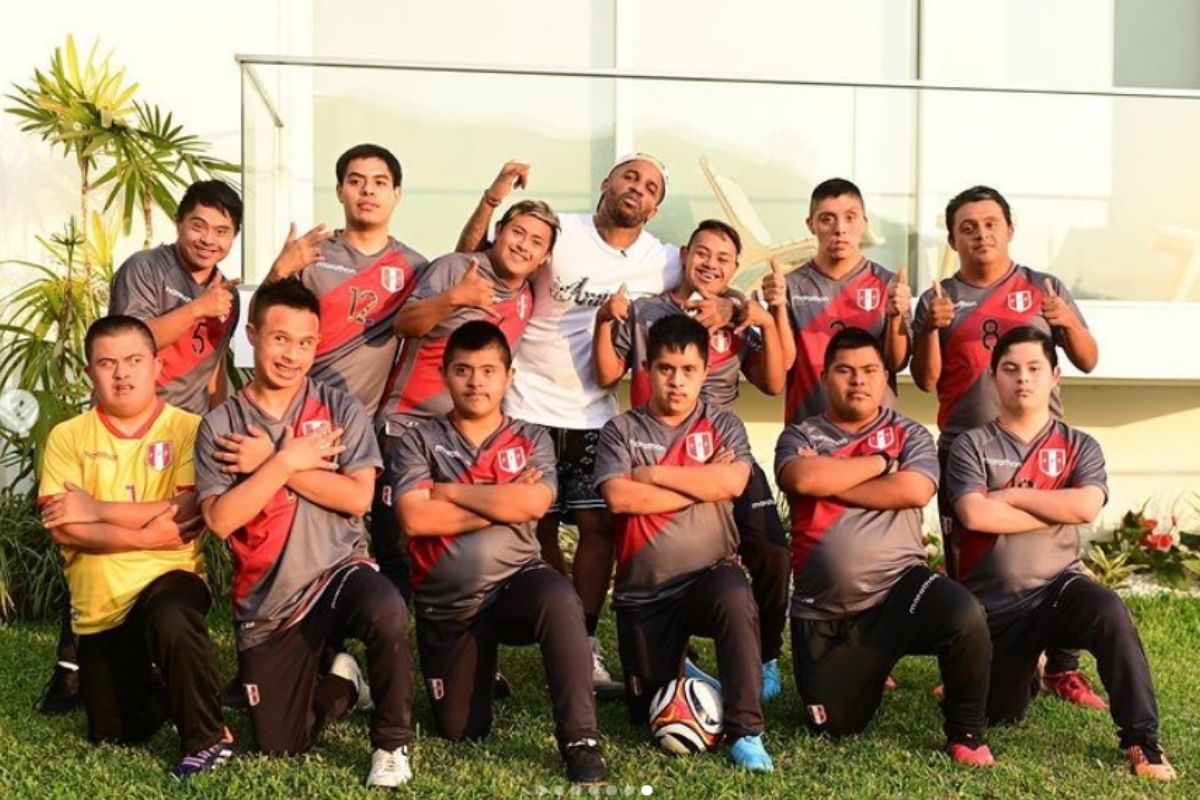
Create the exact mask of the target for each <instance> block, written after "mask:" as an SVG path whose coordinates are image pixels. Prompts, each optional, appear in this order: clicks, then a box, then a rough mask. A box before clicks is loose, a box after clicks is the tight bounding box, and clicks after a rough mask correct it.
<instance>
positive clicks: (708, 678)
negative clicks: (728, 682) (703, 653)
mask: <svg viewBox="0 0 1200 800" xmlns="http://www.w3.org/2000/svg"><path fill="white" fill-rule="evenodd" d="M683 674H684V675H685V676H687V677H689V678H695V679H696V680H698V681H703V682H704V683H707V684H708V685H709V686H711V687H713V688H714V689H716V690H717V691H718V692H719V691H721V682H720V681H719V680H717V679H716V678H714V677H713V676H712V675H709V674H708V673H707V672H705V671H704V670H702V669H700V668H699V667H697V666H696V665H695V664H693V663H692V660H691V659H690V658H685V659H684V660H683Z"/></svg>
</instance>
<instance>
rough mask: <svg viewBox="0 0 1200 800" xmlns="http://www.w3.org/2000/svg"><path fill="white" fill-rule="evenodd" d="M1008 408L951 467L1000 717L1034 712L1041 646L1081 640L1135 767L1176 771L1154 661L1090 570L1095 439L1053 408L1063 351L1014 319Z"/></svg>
mask: <svg viewBox="0 0 1200 800" xmlns="http://www.w3.org/2000/svg"><path fill="white" fill-rule="evenodd" d="M991 371H992V376H991V377H992V380H993V381H994V382H995V384H996V389H997V390H998V394H999V397H1000V416H999V417H998V418H997V419H996V420H995V421H994V422H990V423H988V424H987V425H984V426H982V427H980V428H975V429H974V430H971V431H968V432H966V433H964V434H962V435H961V436H959V437H958V439H957V440H955V442H954V446H953V447H952V448H951V450H950V459H949V462H948V463H947V466H946V480H947V482H948V486H947V488H948V491H949V499H950V502H951V503H952V504H953V508H954V514H955V517H956V528H955V531H956V536H958V548H957V554H958V571H957V573H956V574H957V577H958V579H959V580H960V581H962V582H963V583H964V584H965V585H966V587H967V588H968V589H970V590H971V591H972V592H974V593H975V595H976V596H977V597H978V598H979V599H980V601H981V602H982V603H983V605H984V608H986V609H987V615H988V625H989V627H990V628H991V634H992V652H993V656H992V678H991V692H990V693H989V695H988V703H987V716H988V722H989V724H993V725H995V724H999V723H1004V722H1013V721H1016V720H1019V719H1021V718H1022V717H1023V716H1025V710H1026V709H1027V708H1028V707H1029V704H1030V702H1032V700H1033V698H1034V696H1035V695H1036V694H1037V692H1038V685H1039V680H1038V674H1037V671H1038V656H1039V655H1040V654H1041V653H1042V651H1043V650H1046V649H1052V648H1069V649H1075V648H1082V649H1084V650H1087V651H1089V652H1091V654H1092V655H1093V656H1095V657H1096V667H1097V669H1098V670H1099V672H1100V680H1101V682H1103V684H1104V688H1106V689H1107V690H1108V693H1109V696H1110V697H1111V699H1112V706H1111V714H1112V718H1113V721H1114V722H1116V723H1117V728H1118V730H1117V735H1118V738H1119V739H1120V743H1121V749H1122V750H1124V751H1125V756H1126V758H1127V759H1128V760H1129V766H1130V769H1131V770H1132V771H1133V772H1134V774H1136V775H1138V776H1141V777H1145V778H1150V779H1153V780H1158V781H1171V780H1175V778H1176V774H1175V770H1174V768H1172V766H1171V764H1170V762H1169V761H1167V757H1166V756H1165V755H1164V754H1163V752H1162V749H1161V748H1160V747H1159V746H1158V704H1157V702H1156V701H1155V697H1154V683H1153V681H1152V680H1151V679H1150V665H1149V664H1148V663H1146V653H1145V651H1144V650H1143V649H1142V643H1141V640H1140V639H1139V638H1138V634H1137V628H1135V627H1134V624H1133V619H1132V618H1131V617H1130V615H1129V610H1128V609H1127V608H1125V604H1124V603H1122V602H1121V598H1120V597H1118V596H1117V595H1116V593H1115V592H1113V591H1111V590H1109V589H1106V588H1104V587H1103V586H1100V585H1099V584H1097V583H1095V582H1094V581H1092V580H1090V579H1089V578H1088V577H1087V576H1085V575H1084V573H1083V567H1082V565H1081V564H1080V561H1079V527H1080V525H1084V524H1087V523H1088V522H1091V521H1092V520H1094V519H1095V518H1096V516H1097V515H1098V514H1099V513H1100V508H1101V507H1102V506H1103V505H1104V501H1105V499H1106V498H1107V496H1108V487H1107V476H1106V475H1105V470H1104V454H1103V453H1102V452H1101V451H1100V445H1099V444H1097V443H1096V440H1095V439H1093V438H1092V437H1090V436H1088V435H1087V434H1086V433H1083V432H1082V431H1078V430H1076V429H1075V428H1072V427H1070V426H1068V425H1067V424H1066V423H1065V422H1063V421H1062V420H1060V419H1058V418H1056V417H1055V416H1054V415H1053V414H1052V413H1051V410H1050V397H1051V394H1052V393H1053V390H1055V389H1056V388H1057V387H1058V381H1059V371H1058V353H1057V351H1056V350H1055V348H1054V342H1053V340H1052V339H1051V338H1050V337H1049V336H1047V335H1046V334H1045V333H1043V332H1041V331H1039V330H1037V329H1036V328H1032V327H1028V326H1023V327H1019V328H1013V329H1012V330H1011V331H1009V332H1008V333H1006V334H1004V335H1003V336H1001V337H1000V340H999V341H998V342H996V346H995V347H994V348H993V349H992V360H991Z"/></svg>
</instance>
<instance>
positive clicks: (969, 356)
mask: <svg viewBox="0 0 1200 800" xmlns="http://www.w3.org/2000/svg"><path fill="white" fill-rule="evenodd" d="M946 228H947V239H948V241H949V243H950V246H951V247H953V248H954V249H955V250H956V251H957V252H958V259H959V270H958V272H957V273H955V274H954V275H953V276H951V277H949V278H946V279H944V280H938V281H935V282H934V284H933V286H932V287H931V288H930V289H928V290H926V291H925V293H924V294H923V295H921V300H920V302H919V303H918V304H917V311H916V317H915V321H914V324H913V331H914V339H915V341H914V348H913V363H912V375H913V381H914V382H915V383H916V384H917V386H918V388H920V389H922V390H924V391H926V392H928V391H932V390H934V389H936V391H937V397H938V420H937V421H938V428H939V429H940V431H941V435H940V437H939V439H938V456H939V459H940V462H941V464H942V468H943V471H945V470H946V462H947V458H948V455H949V453H950V448H951V446H952V445H953V444H954V441H955V440H956V439H957V438H958V436H959V435H960V434H962V433H964V432H965V431H968V430H971V429H973V428H977V427H979V426H981V425H986V424H988V423H990V422H991V421H992V420H994V419H995V418H996V417H997V416H998V415H999V414H1000V396H999V394H998V393H997V391H996V385H995V383H994V382H993V381H992V380H991V377H990V375H989V374H988V364H989V361H990V358H991V352H992V350H993V348H994V347H995V346H996V343H997V342H998V341H999V340H1000V337H1001V336H1003V335H1004V334H1005V333H1007V332H1008V331H1010V330H1012V329H1014V328H1017V327H1021V326H1026V325H1028V326H1031V327H1033V328H1034V329H1036V330H1039V331H1041V332H1042V333H1045V334H1047V335H1049V336H1051V337H1052V339H1053V341H1054V343H1055V344H1056V345H1057V346H1059V347H1061V348H1063V350H1064V352H1065V353H1066V355H1067V358H1069V359H1070V360H1071V363H1072V364H1074V365H1075V366H1076V367H1078V368H1079V369H1080V370H1082V371H1083V372H1091V371H1092V369H1093V368H1095V366H1096V360H1097V358H1098V351H1097V348H1096V340H1095V338H1094V337H1093V336H1092V334H1091V333H1090V332H1089V331H1088V329H1087V323H1086V322H1085V321H1084V319H1083V315H1082V314H1081V313H1080V311H1079V307H1078V306H1077V305H1075V300H1074V298H1072V297H1071V293H1070V291H1069V290H1068V289H1067V287H1066V286H1064V285H1063V283H1062V281H1060V280H1059V279H1058V278H1056V277H1054V276H1052V275H1048V274H1046V273H1043V272H1037V271H1036V270H1033V269H1030V268H1029V267H1026V266H1023V265H1021V264H1017V263H1015V262H1014V261H1013V260H1012V258H1011V257H1010V256H1009V243H1010V242H1011V241H1012V236H1013V225H1012V211H1011V209H1010V207H1009V204H1008V201H1007V200H1006V199H1005V198H1004V196H1003V195H1002V194H1000V192H998V191H996V190H995V189H993V188H991V187H988V186H974V187H972V188H970V189H967V190H965V191H963V192H960V193H959V194H958V195H956V196H955V197H954V198H953V199H952V200H950V202H949V204H948V205H947V206H946ZM1050 410H1051V412H1052V414H1053V415H1054V416H1055V417H1056V418H1059V419H1061V418H1062V412H1063V408H1062V399H1061V397H1060V394H1059V390H1058V386H1057V384H1056V385H1055V386H1054V387H1053V389H1052V391H1051V394H1050ZM949 477H951V478H953V477H954V476H949ZM948 485H949V484H948V483H947V482H943V483H942V490H941V491H940V492H939V493H938V511H939V515H940V516H941V520H942V535H943V539H944V540H945V543H946V563H947V568H948V569H949V570H950V572H951V574H954V573H955V572H956V571H957V567H958V555H959V554H958V553H957V547H956V545H957V543H956V534H955V528H956V526H957V524H958V523H957V522H956V520H955V515H954V512H953V509H952V507H951V505H950V502H949V499H948V497H947V494H946V487H947V486H948ZM1047 657H1048V661H1047V664H1046V672H1045V680H1046V685H1047V688H1049V689H1050V690H1051V691H1053V692H1054V693H1055V694H1057V695H1059V696H1060V697H1063V698H1064V699H1066V700H1068V701H1070V702H1072V703H1075V704H1077V705H1083V706H1088V707H1092V708H1104V701H1103V700H1102V699H1101V698H1100V697H1099V696H1098V695H1097V694H1096V693H1095V692H1094V691H1093V690H1092V688H1091V686H1089V685H1088V682H1087V679H1086V678H1085V677H1084V676H1083V674H1082V673H1081V672H1079V659H1078V657H1077V656H1076V655H1075V654H1073V653H1071V652H1068V651H1065V650H1057V649H1056V650H1051V651H1049V652H1048V653H1047Z"/></svg>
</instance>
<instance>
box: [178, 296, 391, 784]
mask: <svg viewBox="0 0 1200 800" xmlns="http://www.w3.org/2000/svg"><path fill="white" fill-rule="evenodd" d="M320 308H321V307H320V303H319V302H318V300H317V298H316V296H315V295H314V294H313V293H312V292H311V291H309V290H308V289H306V288H305V287H304V286H303V285H302V284H301V283H300V282H299V281H296V280H284V281H277V282H275V283H271V284H267V285H266V286H264V287H262V288H261V289H259V291H258V293H257V294H256V295H255V298H254V302H253V304H252V310H251V320H250V324H249V325H248V326H247V328H246V333H247V334H248V335H249V338H250V342H251V344H253V346H254V378H253V380H252V381H251V382H250V384H249V385H248V386H247V387H246V388H245V389H243V390H242V391H241V392H239V393H237V394H236V395H234V396H233V397H231V398H230V399H229V400H228V401H226V402H225V403H224V404H223V405H221V406H220V407H218V408H217V409H215V410H214V411H211V412H209V414H208V415H207V416H206V417H205V418H204V422H203V423H202V424H201V426H200V433H199V435H198V437H197V445H196V464H197V469H196V478H197V481H196V483H197V491H198V495H199V498H200V508H201V511H202V512H203V514H204V520H205V522H206V523H207V524H208V527H209V529H210V530H211V531H212V532H213V533H215V534H216V535H217V536H220V537H221V538H223V539H229V540H230V544H231V546H232V549H233V557H234V576H233V609H234V620H235V622H236V623H237V647H238V665H239V668H238V674H239V675H240V677H241V680H242V683H243V685H244V688H245V691H246V701H247V704H248V705H249V708H250V722H251V724H252V725H253V726H254V734H255V736H256V737H257V739H258V746H259V749H261V750H262V751H263V752H264V753H267V754H268V755H285V754H290V753H299V752H304V751H306V750H308V749H309V748H310V747H312V744H313V740H314V739H315V737H316V735H317V732H318V731H319V730H320V728H321V727H322V726H323V725H325V724H326V723H328V722H332V721H334V720H336V719H338V718H339V717H341V716H343V715H345V714H346V713H348V712H349V711H351V710H352V709H353V708H354V707H355V706H356V705H360V706H366V705H368V704H369V703H372V702H373V703H374V711H373V713H372V715H371V745H372V747H373V748H374V752H373V753H372V755H371V770H370V773H369V775H368V777H367V785H368V786H386V787H394V786H398V785H400V784H401V783H404V782H406V781H407V780H409V779H410V778H411V777H412V770H411V768H410V765H409V754H408V744H409V739H410V738H411V735H412V731H411V726H410V720H409V714H410V709H411V705H412V657H411V655H410V654H409V649H408V632H407V627H408V622H407V620H408V610H407V609H406V608H405V605H404V600H403V599H402V598H401V597H400V592H399V591H397V589H396V587H395V586H393V585H392V583H391V581H389V580H388V579H387V578H385V577H383V576H382V575H380V574H379V572H378V570H377V569H376V567H375V564H374V563H372V562H371V561H370V560H368V558H367V541H366V536H365V534H364V530H363V520H362V515H363V514H364V513H366V511H367V509H369V508H370V507H371V496H372V494H373V493H374V488H375V473H376V471H377V470H378V469H380V468H381V467H382V460H381V459H380V457H379V447H378V445H376V443H375V437H374V436H373V435H372V432H371V420H370V417H368V416H367V412H366V410H365V409H364V408H363V406H362V404H361V403H359V402H358V401H357V400H355V399H354V398H353V397H351V396H350V395H348V394H346V393H345V392H343V391H341V390H339V389H334V388H331V387H329V386H326V385H325V384H321V383H317V382H315V381H313V380H311V379H310V378H309V377H308V372H309V369H310V368H311V367H312V363H313V357H314V355H315V353H316V349H317V344H318V340H319V338H320V336H319V329H320ZM346 638H354V639H359V640H361V641H362V642H363V644H364V645H366V651H367V672H368V674H369V675H370V688H369V689H368V688H367V686H366V683H365V681H364V680H363V676H362V672H361V671H360V669H359V667H358V664H357V663H356V662H355V661H354V658H353V657H352V656H351V655H350V654H349V653H344V652H342V653H337V654H336V655H335V656H334V657H333V659H332V663H331V664H330V666H329V667H328V670H327V671H326V670H324V669H323V668H322V655H323V653H324V651H325V650H326V648H328V647H335V646H337V645H339V644H340V643H341V642H342V641H343V640H344V639H346ZM322 673H323V674H322Z"/></svg>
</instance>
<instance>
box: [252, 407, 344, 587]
mask: <svg viewBox="0 0 1200 800" xmlns="http://www.w3.org/2000/svg"><path fill="white" fill-rule="evenodd" d="M322 422H323V423H324V424H325V425H326V426H328V427H329V429H331V430H332V428H333V415H332V414H331V413H330V410H329V408H327V407H326V406H325V405H324V404H322V403H321V402H320V401H319V400H317V398H315V397H313V396H312V395H309V396H307V397H305V398H304V403H303V404H302V405H301V407H300V411H299V413H297V414H296V420H295V422H294V423H293V424H292V432H293V433H295V434H296V435H297V436H303V435H304V434H305V433H308V432H309V431H311V430H312V429H313V428H314V427H315V426H316V425H318V424H320V423H322ZM299 503H300V498H299V497H298V496H297V495H296V493H295V492H292V491H291V490H290V489H288V488H287V487H286V486H284V487H282V488H280V489H279V490H278V491H277V492H275V495H274V496H273V497H272V498H271V499H270V501H268V502H267V505H266V506H265V507H264V508H263V509H262V510H261V511H259V512H258V513H257V514H255V515H254V518H253V519H252V520H250V521H249V522H247V523H246V525H245V527H243V528H242V529H241V530H238V531H236V532H234V534H233V536H231V537H229V543H230V547H231V548H232V550H233V558H234V563H235V565H236V569H235V570H234V573H233V590H232V594H233V601H234V603H235V604H236V603H238V602H240V601H241V600H243V599H244V598H245V597H246V596H247V595H249V594H250V592H251V591H253V590H254V588H255V587H256V586H257V585H258V584H259V582H260V581H261V580H262V579H263V577H264V576H265V575H267V574H268V573H269V572H270V571H271V568H272V567H273V566H274V565H275V562H276V561H277V560H278V559H279V554H280V553H282V552H283V548H284V546H285V545H286V544H287V541H288V537H290V536H291V533H292V524H293V522H295V519H296V509H297V508H298V506H299Z"/></svg>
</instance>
